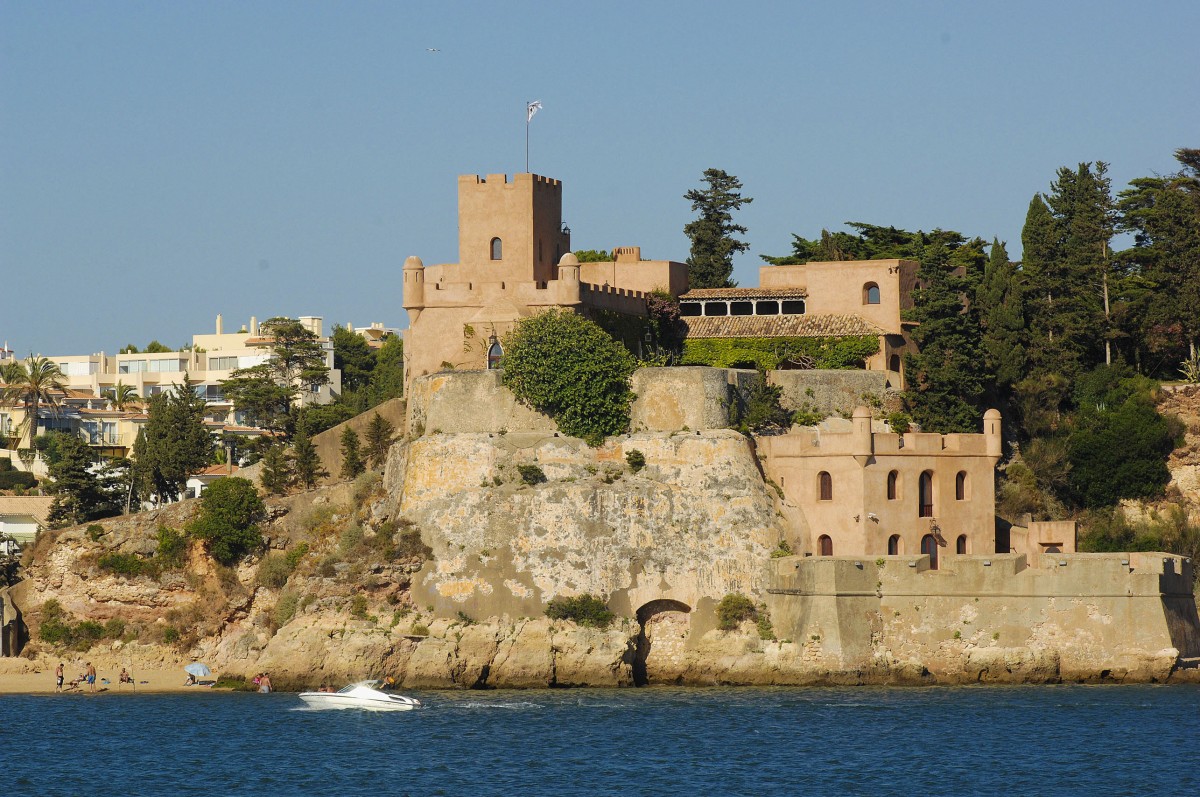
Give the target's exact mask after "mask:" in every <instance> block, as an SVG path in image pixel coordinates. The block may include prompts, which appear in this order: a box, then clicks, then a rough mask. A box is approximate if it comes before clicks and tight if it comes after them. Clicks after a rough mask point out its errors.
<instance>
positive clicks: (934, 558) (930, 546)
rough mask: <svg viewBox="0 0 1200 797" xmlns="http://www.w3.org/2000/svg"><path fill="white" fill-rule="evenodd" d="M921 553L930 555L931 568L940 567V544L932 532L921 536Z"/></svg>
mask: <svg viewBox="0 0 1200 797" xmlns="http://www.w3.org/2000/svg"><path fill="white" fill-rule="evenodd" d="M921 553H923V554H926V555H927V556H929V569H930V570H937V569H938V544H937V540H935V539H934V538H933V535H932V534H926V535H925V536H924V537H922V538H921Z"/></svg>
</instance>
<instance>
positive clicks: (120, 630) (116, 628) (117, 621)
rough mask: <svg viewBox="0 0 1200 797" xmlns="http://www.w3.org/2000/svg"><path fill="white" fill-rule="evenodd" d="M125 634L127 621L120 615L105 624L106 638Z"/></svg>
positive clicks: (117, 637)
mask: <svg viewBox="0 0 1200 797" xmlns="http://www.w3.org/2000/svg"><path fill="white" fill-rule="evenodd" d="M123 636H125V621H124V620H122V619H121V618H120V617H113V618H111V619H110V620H109V621H108V622H106V623H105V624H104V638H105V639H120V638H121V637H123Z"/></svg>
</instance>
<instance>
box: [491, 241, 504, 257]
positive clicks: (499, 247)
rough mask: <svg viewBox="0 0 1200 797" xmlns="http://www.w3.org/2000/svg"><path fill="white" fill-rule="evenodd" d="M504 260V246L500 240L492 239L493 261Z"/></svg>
mask: <svg viewBox="0 0 1200 797" xmlns="http://www.w3.org/2000/svg"><path fill="white" fill-rule="evenodd" d="M503 259H504V244H503V243H502V242H501V241H500V239H499V238H493V239H492V260H503Z"/></svg>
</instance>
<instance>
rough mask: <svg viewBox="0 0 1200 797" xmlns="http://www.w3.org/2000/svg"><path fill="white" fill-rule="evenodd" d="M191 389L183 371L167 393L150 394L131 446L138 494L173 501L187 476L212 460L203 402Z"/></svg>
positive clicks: (191, 383)
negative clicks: (144, 414) (141, 424)
mask: <svg viewBox="0 0 1200 797" xmlns="http://www.w3.org/2000/svg"><path fill="white" fill-rule="evenodd" d="M195 388H196V383H195V382H193V381H192V380H191V378H190V377H189V376H188V375H187V374H186V373H185V374H184V375H183V382H182V383H181V384H176V385H175V386H174V388H173V389H172V390H171V391H170V392H168V393H159V394H158V395H154V396H151V397H150V400H149V410H148V415H149V417H148V419H147V421H146V425H145V426H144V427H143V428H142V430H141V433H139V434H138V437H137V440H136V441H135V442H134V446H133V454H134V459H135V460H136V462H137V470H138V481H139V482H140V483H141V485H142V489H141V491H140V492H141V493H142V495H146V496H149V495H156V496H158V497H159V499H160V500H162V501H174V500H176V499H177V498H179V497H180V496H181V495H182V494H183V491H184V488H185V486H186V485H187V479H188V477H189V476H191V475H192V474H193V473H198V472H200V471H201V470H203V469H204V468H205V466H207V465H208V464H209V463H210V462H211V461H212V452H213V439H212V435H210V434H209V433H208V429H206V428H205V426H204V410H205V401H204V399H203V398H201V397H200V396H197V395H196V390H195Z"/></svg>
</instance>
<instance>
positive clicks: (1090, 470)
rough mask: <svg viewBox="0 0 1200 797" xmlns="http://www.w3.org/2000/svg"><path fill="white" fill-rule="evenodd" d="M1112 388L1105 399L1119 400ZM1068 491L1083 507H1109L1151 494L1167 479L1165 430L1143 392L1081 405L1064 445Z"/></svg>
mask: <svg viewBox="0 0 1200 797" xmlns="http://www.w3.org/2000/svg"><path fill="white" fill-rule="evenodd" d="M1122 387H1123V386H1120V385H1119V386H1118V387H1117V388H1114V390H1112V391H1110V393H1109V395H1108V396H1107V397H1106V399H1114V400H1119V395H1120V393H1121V392H1122V390H1121V388H1122ZM1067 446H1068V452H1069V458H1070V463H1071V470H1070V475H1069V484H1070V490H1069V492H1070V494H1071V496H1072V497H1073V498H1074V500H1075V501H1076V502H1078V503H1079V504H1081V505H1082V506H1086V507H1091V508H1095V507H1102V506H1112V505H1113V504H1116V503H1117V502H1118V501H1120V500H1121V499H1122V498H1152V497H1154V496H1158V495H1161V494H1162V491H1163V488H1164V487H1165V486H1166V484H1167V482H1168V481H1170V478H1171V474H1170V472H1169V471H1168V470H1167V456H1168V455H1169V454H1170V453H1171V451H1172V450H1173V449H1174V447H1175V442H1174V440H1173V439H1172V436H1171V428H1170V425H1169V424H1168V423H1167V421H1166V419H1165V418H1163V416H1161V415H1159V414H1158V411H1157V410H1155V408H1154V405H1153V403H1152V402H1151V400H1150V399H1149V398H1148V397H1147V396H1145V395H1132V396H1130V397H1129V398H1127V399H1125V400H1124V401H1123V402H1122V403H1120V404H1115V403H1113V402H1112V401H1108V400H1104V401H1102V402H1101V403H1100V404H1099V406H1098V408H1097V407H1082V408H1081V409H1080V412H1079V414H1078V415H1077V418H1076V428H1075V429H1074V430H1073V431H1072V432H1071V434H1070V437H1069V440H1068V443H1067Z"/></svg>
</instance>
